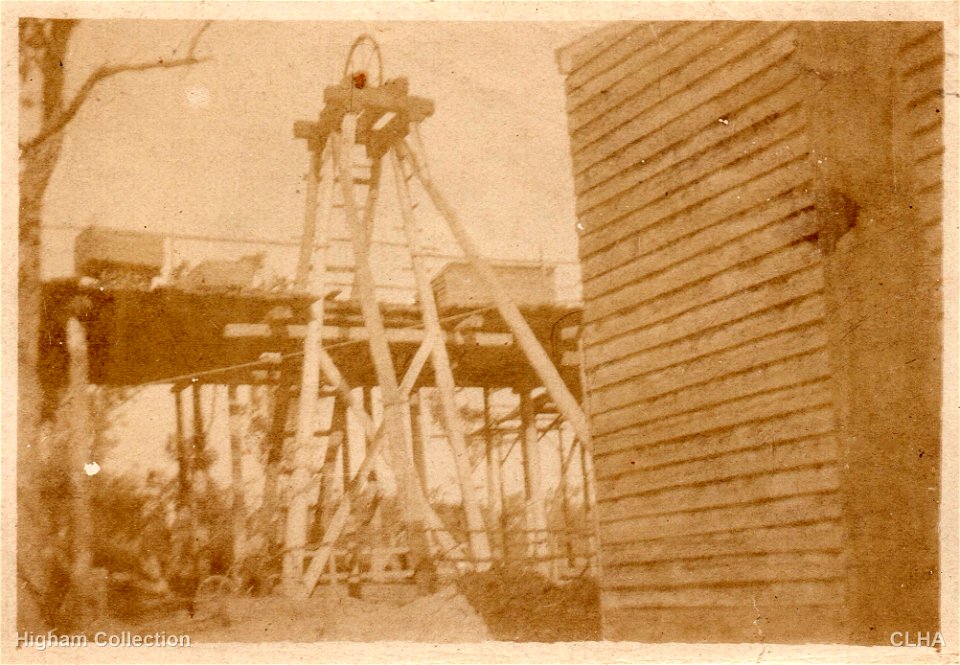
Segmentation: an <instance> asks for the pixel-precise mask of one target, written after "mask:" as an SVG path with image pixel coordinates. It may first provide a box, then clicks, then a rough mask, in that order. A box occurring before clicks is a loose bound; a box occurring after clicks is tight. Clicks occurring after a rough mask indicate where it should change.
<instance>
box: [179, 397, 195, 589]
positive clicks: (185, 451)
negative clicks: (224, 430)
mask: <svg viewBox="0 0 960 665" xmlns="http://www.w3.org/2000/svg"><path fill="white" fill-rule="evenodd" d="M185 389H186V386H184V385H177V386H174V387H173V398H174V405H175V408H176V417H177V420H176V422H177V427H176V441H177V478H178V483H177V490H178V491H177V546H178V557H177V558H178V561H177V563H178V566H179V569H180V572H181V574H183V573H186V575H185V576H186V577H190V578H192V577H193V567H194V549H195V543H196V540H195V539H194V505H193V456H192V455H191V454H190V453H191V449H192V448H191V446H190V443H189V442H188V440H187V434H186V430H187V427H186V416H185V414H184V403H183V391H184V390H185Z"/></svg>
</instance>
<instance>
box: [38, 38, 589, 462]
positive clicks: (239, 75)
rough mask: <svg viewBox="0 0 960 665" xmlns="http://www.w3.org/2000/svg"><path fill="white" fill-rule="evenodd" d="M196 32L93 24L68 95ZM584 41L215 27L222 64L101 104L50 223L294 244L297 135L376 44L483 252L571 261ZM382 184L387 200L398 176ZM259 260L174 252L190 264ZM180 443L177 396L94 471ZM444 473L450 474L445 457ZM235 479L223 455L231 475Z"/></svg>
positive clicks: (60, 177)
mask: <svg viewBox="0 0 960 665" xmlns="http://www.w3.org/2000/svg"><path fill="white" fill-rule="evenodd" d="M195 28H196V24H192V23H187V22H175V21H84V22H82V23H81V25H80V27H79V28H78V29H77V31H76V33H75V36H74V39H73V41H72V44H71V51H70V53H69V63H68V69H67V72H68V85H69V87H70V88H71V91H72V90H73V89H75V88H76V86H78V85H79V84H80V82H81V81H82V80H83V79H84V78H85V77H86V75H87V74H88V73H89V72H90V71H92V69H93V68H95V67H96V66H98V65H100V64H102V63H111V64H113V63H123V62H139V61H144V60H149V59H155V58H158V57H167V58H169V57H173V49H174V48H177V47H179V48H180V49H181V50H180V53H181V54H182V52H183V49H185V48H186V44H187V42H188V40H189V38H190V36H191V35H192V33H193V30H195ZM589 29H590V26H585V25H584V24H583V23H545V22H538V23H477V22H470V23H438V22H430V23H420V22H417V23H414V22H410V23H402V22H385V23H346V22H328V23H308V22H241V21H230V22H218V23H215V24H213V25H212V26H211V27H210V28H209V30H208V31H207V32H206V34H205V35H204V37H203V40H202V42H201V46H200V48H199V50H198V55H203V56H210V57H212V58H213V60H212V61H210V62H206V63H203V64H200V65H196V66H193V67H189V68H183V69H173V70H157V71H150V72H143V73H135V74H123V75H121V76H118V77H116V78H113V79H111V80H109V81H106V82H105V83H104V84H103V85H101V86H100V87H98V88H97V89H96V92H95V94H94V95H92V96H91V98H90V100H89V102H88V103H87V104H86V105H85V106H84V107H83V109H82V110H81V112H80V113H79V114H78V116H77V117H76V119H75V121H74V122H73V123H72V124H71V125H70V127H69V129H68V131H67V134H66V141H65V144H64V149H63V154H62V157H61V159H60V162H59V164H58V166H57V170H56V172H55V175H54V177H53V181H52V183H51V185H50V188H49V190H48V193H47V199H46V208H45V224H47V225H54V226H56V225H62V224H67V225H86V224H98V225H102V226H109V227H116V228H124V229H140V230H147V231H151V232H156V233H181V234H208V235H211V234H212V235H224V236H230V237H238V238H239V237H243V238H271V239H288V240H295V239H297V237H298V235H299V233H300V230H301V223H302V216H303V194H302V192H303V189H302V176H303V173H304V170H305V168H306V164H307V158H308V157H307V151H306V148H305V145H304V142H303V141H300V140H296V139H294V138H293V136H292V125H293V123H294V121H295V120H300V119H314V118H315V117H316V115H317V114H318V113H319V111H320V109H321V106H322V93H323V89H324V87H325V86H327V85H332V84H335V83H337V82H338V81H339V79H340V76H341V73H342V69H343V65H344V59H345V57H346V52H347V50H348V48H349V46H350V44H351V43H352V41H353V40H354V39H355V38H356V37H357V36H358V35H359V34H361V33H364V32H366V33H370V34H372V35H373V36H374V37H375V38H376V40H377V41H378V42H379V44H380V46H381V49H382V51H383V59H384V76H385V78H391V77H396V76H406V77H407V78H408V79H409V81H410V91H411V94H414V95H418V96H423V97H429V98H431V99H433V100H434V101H435V103H436V113H435V115H434V116H433V117H432V118H430V119H428V120H427V121H426V122H425V123H424V125H423V128H422V133H423V138H424V140H425V142H426V145H427V151H428V155H429V157H430V164H431V171H432V173H433V176H434V179H435V181H436V182H437V183H438V185H439V186H440V188H441V189H442V191H443V192H444V193H445V195H446V197H447V198H448V199H449V200H450V201H451V202H452V203H453V204H454V205H455V206H456V207H457V209H458V211H459V214H460V217H461V219H462V220H463V222H464V223H465V224H466V225H467V226H468V227H469V228H470V230H471V232H472V234H473V237H474V239H475V241H476V242H477V244H478V245H479V246H480V248H481V251H482V252H484V253H485V254H487V255H489V256H496V257H503V258H512V259H530V260H536V259H539V258H545V259H547V260H567V261H572V260H574V259H575V258H576V234H575V228H574V226H575V218H574V198H573V184H572V177H571V166H570V155H569V139H568V135H567V123H566V115H565V109H564V103H565V98H564V89H563V78H562V76H561V75H560V73H559V70H558V68H557V64H556V61H555V58H554V51H555V49H556V48H557V47H559V46H561V45H563V44H565V43H568V42H569V41H572V40H573V39H574V38H576V37H577V36H579V35H580V34H582V33H583V32H585V31H586V30H589ZM385 175H386V176H387V177H385V178H384V182H385V183H388V185H389V186H388V187H387V189H388V190H390V189H392V178H391V177H389V173H386V174H385ZM390 196H391V195H390V194H389V193H387V194H385V197H386V201H385V202H384V205H383V206H382V208H383V210H384V215H382V216H381V218H380V220H379V221H378V223H381V225H382V228H381V229H380V230H378V235H380V236H381V237H387V236H389V235H390V234H391V233H392V231H391V227H393V228H394V230H395V227H396V224H398V223H399V218H395V219H396V221H395V222H392V221H391V220H390V219H388V217H389V212H390V209H391V205H390ZM427 209H428V206H420V208H418V214H420V215H421V220H422V222H423V225H424V227H425V230H426V231H427V233H428V235H429V236H430V237H431V238H432V239H433V240H434V241H435V242H436V245H437V247H438V248H440V249H444V250H449V249H452V245H451V244H450V243H449V242H447V241H446V240H445V236H444V235H443V233H442V232H441V231H440V229H441V225H440V222H439V218H437V217H435V216H431V215H430V214H429V212H428V211H427ZM73 235H74V232H71V231H64V230H58V229H52V230H50V231H47V232H45V233H44V236H43V241H44V250H43V261H44V274H45V276H46V277H47V278H49V277H52V276H60V275H67V274H71V273H72V270H73V266H72V239H73ZM260 249H263V248H261V247H256V246H252V245H246V246H238V245H222V244H221V245H210V244H208V243H190V242H182V243H179V244H178V246H177V250H178V253H179V256H180V258H181V259H183V260H186V261H188V262H196V261H197V260H199V259H201V258H204V257H206V256H210V255H221V256H233V257H236V256H240V255H243V254H247V253H252V252H254V251H258V250H260ZM294 256H295V248H294V247H291V248H289V249H287V250H284V249H279V250H278V249H277V248H274V249H272V250H270V254H269V256H268V262H269V263H270V264H271V268H272V269H273V270H274V271H275V272H278V273H282V272H292V270H293V268H294V265H293V261H294ZM381 263H382V265H388V262H387V261H383V262H381ZM575 270H576V269H575V267H573V271H574V273H575ZM576 277H577V276H576V274H573V281H574V282H575V281H576ZM568 281H569V276H568ZM210 397H212V394H211V395H210ZM204 402H205V403H211V402H210V401H209V400H208V399H206V398H205V400H204ZM219 402H220V403H219V404H218V405H217V406H216V408H215V409H214V413H213V414H211V415H212V416H213V418H212V421H213V422H212V423H211V435H212V439H213V440H212V442H211V443H212V445H214V446H215V447H217V448H218V449H220V450H221V451H223V452H224V453H225V452H226V450H224V449H225V447H226V445H227V428H226V417H225V416H226V412H225V408H224V407H225V404H223V402H224V400H223V399H221V400H219ZM172 428H173V401H172V397H171V395H170V393H169V390H168V389H166V388H165V387H157V388H151V389H148V390H146V391H143V392H142V393H141V394H140V396H139V397H138V398H137V399H135V400H133V402H131V403H130V404H129V405H128V407H127V408H125V409H124V413H123V417H122V418H121V421H120V422H119V423H118V426H117V429H118V434H119V435H120V438H121V445H120V446H119V447H118V449H117V451H116V453H115V454H114V457H115V459H111V460H102V461H101V460H98V462H100V464H101V465H102V466H111V465H118V466H120V467H123V468H137V469H138V471H140V472H145V471H146V470H148V469H150V468H162V467H168V465H169V461H168V460H165V459H164V457H165V456H164V455H163V454H162V453H160V451H162V450H163V448H164V445H165V441H166V438H167V436H168V435H169V434H170V433H171V432H172ZM437 463H438V464H439V465H440V466H441V467H444V466H447V464H446V462H445V461H444V460H442V459H441V458H438V459H437ZM225 464H226V456H225V455H221V464H219V465H218V467H219V468H218V469H217V471H218V473H217V475H219V476H220V477H224V476H225V475H226V471H227V469H226V467H225ZM553 464H555V462H554V463H551V466H552V465H553ZM545 471H546V469H545Z"/></svg>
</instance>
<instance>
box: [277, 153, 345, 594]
mask: <svg viewBox="0 0 960 665" xmlns="http://www.w3.org/2000/svg"><path fill="white" fill-rule="evenodd" d="M331 161H332V160H330V159H325V158H324V154H323V153H321V154H320V155H317V151H316V150H315V151H314V153H313V157H312V158H311V168H310V171H311V176H310V177H309V178H308V185H309V183H310V182H314V183H315V182H316V180H317V179H318V178H319V179H320V189H321V191H320V193H319V202H318V194H317V189H318V186H317V185H316V184H314V185H313V187H312V192H311V190H310V189H309V188H308V191H307V202H306V212H305V218H304V219H305V222H304V245H303V246H302V247H301V259H302V258H303V252H305V251H306V250H307V249H309V259H308V261H307V264H308V266H307V273H308V275H309V276H308V278H307V282H308V289H307V290H308V291H309V293H310V295H311V297H312V298H313V302H312V303H311V304H310V320H309V321H308V323H307V332H306V336H305V338H304V341H303V367H302V370H301V376H300V398H299V401H298V405H297V430H296V439H295V441H294V450H293V460H292V462H293V473H292V474H291V477H290V502H289V505H288V507H287V523H286V529H285V533H284V544H283V545H284V555H283V569H282V572H281V580H282V589H283V592H284V594H286V595H288V596H301V595H303V594H304V593H305V591H304V589H303V588H302V585H303V560H304V548H305V547H306V543H307V521H308V520H307V514H308V512H309V508H310V488H311V483H310V470H309V469H310V462H311V458H312V457H313V455H314V454H315V455H316V456H317V457H319V459H321V460H323V459H324V458H325V456H326V449H325V448H324V445H323V444H324V443H326V441H327V440H326V439H324V440H322V442H321V445H320V450H319V451H316V450H315V448H316V446H315V445H314V444H315V443H316V437H315V435H314V432H315V431H316V429H317V402H318V400H319V392H320V345H321V344H322V343H323V339H322V333H323V301H324V293H323V290H324V284H325V280H326V250H327V234H326V231H327V229H326V226H327V222H328V217H329V215H330V209H331V206H332V203H333V180H334V173H333V169H332V164H331V166H328V163H329V162H331ZM318 208H319V210H318ZM318 220H319V224H318ZM308 231H309V241H310V243H309V246H308V245H307V240H308V238H307V236H308ZM298 270H299V267H298ZM298 277H299V275H298Z"/></svg>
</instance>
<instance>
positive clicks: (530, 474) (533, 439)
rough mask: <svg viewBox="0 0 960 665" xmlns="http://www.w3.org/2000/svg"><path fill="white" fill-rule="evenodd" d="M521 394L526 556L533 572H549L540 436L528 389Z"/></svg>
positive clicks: (530, 393) (522, 389)
mask: <svg viewBox="0 0 960 665" xmlns="http://www.w3.org/2000/svg"><path fill="white" fill-rule="evenodd" d="M518 392H519V393H520V436H521V443H522V445H521V452H522V455H523V477H524V488H525V490H526V492H525V494H526V510H525V515H526V530H527V535H528V540H527V543H528V549H527V552H528V556H530V557H531V558H532V559H533V561H534V568H535V569H536V570H537V571H539V572H541V573H543V574H547V572H548V565H547V564H548V562H547V561H546V547H545V545H546V543H545V542H544V539H545V537H546V526H547V524H546V523H547V518H546V514H545V509H544V503H543V479H542V471H541V468H540V445H539V438H540V437H539V432H538V431H537V413H536V409H535V407H534V403H533V396H532V391H531V390H530V388H529V387H524V388H521V389H520V390H519V391H518Z"/></svg>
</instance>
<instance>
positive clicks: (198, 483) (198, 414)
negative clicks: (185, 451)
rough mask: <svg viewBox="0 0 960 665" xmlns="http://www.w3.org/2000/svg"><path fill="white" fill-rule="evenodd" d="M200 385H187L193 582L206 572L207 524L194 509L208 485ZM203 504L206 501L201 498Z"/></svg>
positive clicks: (204, 575)
mask: <svg viewBox="0 0 960 665" xmlns="http://www.w3.org/2000/svg"><path fill="white" fill-rule="evenodd" d="M202 386H203V384H202V383H201V382H200V381H197V380H196V379H195V380H194V381H193V385H192V387H191V388H190V399H191V402H192V406H193V409H192V416H193V437H192V438H191V441H192V444H193V445H192V446H191V448H192V450H191V457H192V458H193V478H192V480H191V482H192V483H193V505H194V514H193V525H194V534H193V535H194V542H195V547H196V549H195V551H194V553H195V563H194V566H195V570H196V574H197V581H201V580H202V579H203V578H204V577H206V576H207V575H209V574H210V564H211V561H210V547H209V546H210V531H209V529H210V525H209V524H208V523H207V520H206V519H205V517H206V516H202V515H201V514H200V513H199V510H198V509H197V498H198V497H203V498H204V499H206V498H207V493H208V491H209V489H210V484H209V472H210V470H209V468H208V465H209V459H208V456H207V432H206V428H205V426H204V423H203V405H202V404H201V401H202V400H201V399H200V398H201V389H202ZM204 504H206V501H204Z"/></svg>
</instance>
